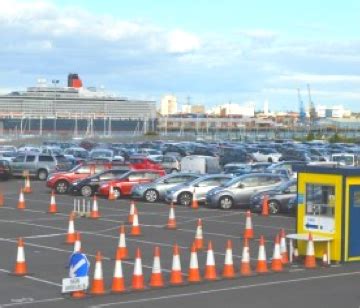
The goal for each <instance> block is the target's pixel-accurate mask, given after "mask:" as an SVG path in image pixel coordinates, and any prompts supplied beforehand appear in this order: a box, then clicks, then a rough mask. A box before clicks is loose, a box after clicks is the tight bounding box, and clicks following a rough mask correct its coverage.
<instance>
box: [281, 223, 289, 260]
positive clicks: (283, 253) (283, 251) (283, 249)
mask: <svg viewBox="0 0 360 308" xmlns="http://www.w3.org/2000/svg"><path fill="white" fill-rule="evenodd" d="M280 253H281V262H282V263H283V264H288V263H289V255H288V251H287V247H286V234H285V230H284V229H281V230H280Z"/></svg>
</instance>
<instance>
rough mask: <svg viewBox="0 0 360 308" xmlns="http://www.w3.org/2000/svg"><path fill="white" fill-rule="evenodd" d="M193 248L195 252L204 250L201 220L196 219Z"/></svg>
mask: <svg viewBox="0 0 360 308" xmlns="http://www.w3.org/2000/svg"><path fill="white" fill-rule="evenodd" d="M195 246H196V249H197V250H202V249H203V248H204V238H203V229H202V221H201V218H199V219H198V222H197V227H196V233H195Z"/></svg>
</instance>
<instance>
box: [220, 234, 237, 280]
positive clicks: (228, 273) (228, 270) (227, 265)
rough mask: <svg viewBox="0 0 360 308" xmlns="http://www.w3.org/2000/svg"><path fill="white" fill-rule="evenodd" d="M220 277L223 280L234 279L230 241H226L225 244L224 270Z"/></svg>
mask: <svg viewBox="0 0 360 308" xmlns="http://www.w3.org/2000/svg"><path fill="white" fill-rule="evenodd" d="M222 275H223V277H224V278H234V277H235V269H234V261H233V253H232V241H231V240H228V241H227V243H226V252H225V262H224V269H223V274H222Z"/></svg>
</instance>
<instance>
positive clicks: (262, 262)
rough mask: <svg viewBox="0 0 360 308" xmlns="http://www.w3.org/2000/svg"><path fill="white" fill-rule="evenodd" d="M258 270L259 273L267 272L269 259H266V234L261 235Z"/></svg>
mask: <svg viewBox="0 0 360 308" xmlns="http://www.w3.org/2000/svg"><path fill="white" fill-rule="evenodd" d="M256 272H257V273H259V274H262V273H267V272H268V267H267V261H266V249H265V239H264V236H263V235H261V236H260V241H259V253H258V261H257V265H256Z"/></svg>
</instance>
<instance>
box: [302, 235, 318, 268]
mask: <svg viewBox="0 0 360 308" xmlns="http://www.w3.org/2000/svg"><path fill="white" fill-rule="evenodd" d="M305 268H316V260H315V249H314V241H313V237H312V234H311V232H310V233H309V239H308V243H307V246H306V256H305Z"/></svg>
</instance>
